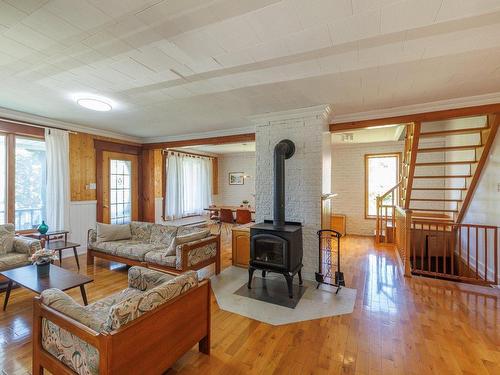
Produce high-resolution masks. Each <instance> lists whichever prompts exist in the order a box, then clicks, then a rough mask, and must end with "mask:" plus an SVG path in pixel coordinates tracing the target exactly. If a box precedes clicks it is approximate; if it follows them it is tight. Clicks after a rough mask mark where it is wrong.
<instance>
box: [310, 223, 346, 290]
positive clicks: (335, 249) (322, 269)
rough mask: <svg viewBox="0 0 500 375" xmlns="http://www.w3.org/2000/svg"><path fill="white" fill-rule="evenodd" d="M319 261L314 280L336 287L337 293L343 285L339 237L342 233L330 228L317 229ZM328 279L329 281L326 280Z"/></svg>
mask: <svg viewBox="0 0 500 375" xmlns="http://www.w3.org/2000/svg"><path fill="white" fill-rule="evenodd" d="M317 234H318V239H319V262H318V272H316V281H317V282H318V285H317V286H316V289H317V288H319V286H320V284H325V285H330V286H333V287H336V288H337V290H336V292H335V294H337V293H338V292H339V290H340V288H342V287H343V286H345V281H344V273H343V272H341V271H340V237H342V234H340V233H339V232H337V231H335V230H331V229H322V230H319V231H318V233H317ZM326 280H328V281H329V282H327V281H326Z"/></svg>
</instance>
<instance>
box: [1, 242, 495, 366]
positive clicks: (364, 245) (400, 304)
mask: <svg viewBox="0 0 500 375" xmlns="http://www.w3.org/2000/svg"><path fill="white" fill-rule="evenodd" d="M342 246H343V248H342V249H343V251H344V254H345V256H344V267H343V271H344V273H345V277H346V285H347V286H348V287H351V288H356V289H357V299H356V305H355V310H354V313H353V314H350V315H344V316H337V317H332V318H325V319H319V320H314V321H308V322H302V323H296V324H289V325H285V326H278V327H274V326H270V325H268V324H265V323H260V322H258V321H254V320H251V319H248V318H245V317H242V316H239V315H235V314H232V313H229V312H226V311H222V310H219V308H218V306H217V304H216V302H215V301H214V300H213V302H212V303H213V314H212V317H213V321H212V352H211V356H210V357H208V356H205V355H203V354H200V353H198V351H197V350H196V348H193V350H191V351H190V352H189V353H187V354H186V355H184V356H183V357H182V358H181V359H180V360H179V361H178V362H177V363H176V364H175V366H174V367H173V368H172V369H171V370H169V371H168V372H167V374H170V375H171V374H176V375H177V374H183V375H184V374H228V375H234V374H360V375H361V374H465V375H468V374H470V375H472V374H474V375H475V374H500V307H499V302H500V290H498V289H492V288H485V287H478V286H472V285H465V284H458V283H453V282H448V281H442V280H433V279H427V278H419V277H413V278H411V279H405V278H403V277H401V276H400V275H399V274H398V272H397V270H396V266H395V264H396V263H395V258H394V255H393V253H392V251H390V250H388V249H385V248H383V247H380V246H379V247H377V246H375V245H374V243H373V240H372V239H371V238H366V237H346V238H345V239H344V240H343V244H342ZM223 249H224V250H223V265H224V267H227V266H228V265H229V264H230V256H231V251H230V243H229V241H228V239H225V241H224V246H223ZM64 260H65V267H68V268H70V265H71V268H73V269H76V266H75V265H74V259H71V258H65V259H64ZM80 264H82V265H84V266H83V267H82V271H81V272H86V273H87V274H89V275H92V276H93V277H94V282H93V283H91V284H89V285H88V287H87V295H88V298H89V302H93V301H95V300H97V299H99V298H101V297H104V296H106V295H109V294H111V293H113V292H115V291H118V290H120V289H122V288H124V287H125V286H126V284H127V277H126V275H127V274H126V268H125V267H121V266H120V265H117V264H112V263H109V262H106V261H102V260H98V261H97V263H96V266H90V267H88V268H85V267H86V266H85V261H83V259H82V260H81V262H80ZM69 294H70V295H71V296H72V297H74V298H75V299H76V300H77V301H79V302H80V301H81V296H80V294H79V290H72V291H70V292H69ZM2 297H3V296H2ZM32 297H33V293H31V292H29V291H27V290H25V289H22V288H18V289H15V290H14V291H13V292H12V295H11V299H10V303H9V306H8V308H7V311H6V312H1V313H0V368H1V369H2V370H3V374H9V375H11V374H26V373H30V372H31V342H30V340H31V339H30V335H31V312H32V311H31V300H32ZM131 373H133V374H139V373H140V371H139V372H138V371H137V370H134V371H132V372H131Z"/></svg>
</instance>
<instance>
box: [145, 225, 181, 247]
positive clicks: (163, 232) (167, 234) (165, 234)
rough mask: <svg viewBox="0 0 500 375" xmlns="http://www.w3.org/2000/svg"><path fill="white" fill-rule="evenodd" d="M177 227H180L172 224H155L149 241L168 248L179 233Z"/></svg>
mask: <svg viewBox="0 0 500 375" xmlns="http://www.w3.org/2000/svg"><path fill="white" fill-rule="evenodd" d="M177 229H178V227H174V226H170V225H160V224H153V225H152V227H151V238H150V240H149V242H150V243H152V244H155V245H163V246H164V247H166V248H168V247H169V246H170V244H171V243H172V241H173V239H174V238H175V235H176V234H177Z"/></svg>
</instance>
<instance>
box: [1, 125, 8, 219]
mask: <svg viewBox="0 0 500 375" xmlns="http://www.w3.org/2000/svg"><path fill="white" fill-rule="evenodd" d="M5 148H6V147H5V135H1V134H0V224H5V221H6V210H7V207H6V204H5V203H6V202H5V201H6V194H7V192H6V188H7V186H6V182H7V160H6V158H5V152H6V150H5Z"/></svg>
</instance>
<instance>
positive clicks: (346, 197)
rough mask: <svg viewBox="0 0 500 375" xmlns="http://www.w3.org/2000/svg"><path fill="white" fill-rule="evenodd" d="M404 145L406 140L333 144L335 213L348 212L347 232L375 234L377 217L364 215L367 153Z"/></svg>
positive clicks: (386, 150)
mask: <svg viewBox="0 0 500 375" xmlns="http://www.w3.org/2000/svg"><path fill="white" fill-rule="evenodd" d="M403 149H404V142H378V143H356V144H353V143H351V144H334V145H332V192H334V193H337V194H338V195H337V196H336V197H335V198H333V213H334V214H343V215H346V220H347V222H346V232H347V233H348V234H357V235H368V236H373V235H374V230H375V219H365V155H366V154H382V153H392V152H401V153H402V152H403Z"/></svg>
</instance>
